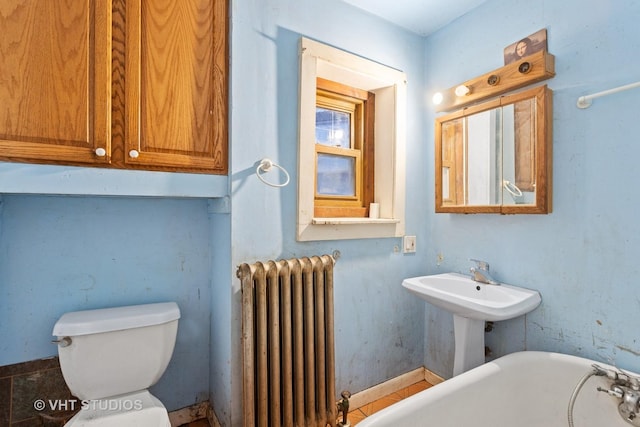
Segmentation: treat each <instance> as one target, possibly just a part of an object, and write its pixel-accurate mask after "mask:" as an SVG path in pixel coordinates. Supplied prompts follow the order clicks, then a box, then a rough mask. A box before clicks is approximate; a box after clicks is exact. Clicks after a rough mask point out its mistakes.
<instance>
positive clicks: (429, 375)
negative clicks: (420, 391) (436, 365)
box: [349, 367, 444, 409]
mask: <svg viewBox="0 0 640 427" xmlns="http://www.w3.org/2000/svg"><path fill="white" fill-rule="evenodd" d="M423 380H425V381H427V382H428V383H430V384H434V385H435V384H439V383H441V382H443V381H444V379H443V378H442V377H440V376H438V375H436V374H434V373H433V372H431V371H430V370H428V369H426V368H424V367H422V368H418V369H414V370H413V371H410V372H407V373H405V374H402V375H400V376H398V377H395V378H391V379H390V380H387V381H385V382H383V383H381V384H378V385H375V386H373V387H370V388H368V389H366V390H362V391H360V392H358V393H355V394H354V395H353V396H351V398H350V399H349V408H350V409H356V408H360V407H362V406H364V405H366V404H369V403H371V402H374V401H376V400H378V399H380V398H382V397H384V396H387V395H389V394H391V393H395V392H396V391H399V390H402V389H403V388H406V387H409V386H410V385H411V384H415V383H417V382H419V381H423Z"/></svg>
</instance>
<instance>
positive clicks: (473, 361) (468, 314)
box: [402, 273, 541, 376]
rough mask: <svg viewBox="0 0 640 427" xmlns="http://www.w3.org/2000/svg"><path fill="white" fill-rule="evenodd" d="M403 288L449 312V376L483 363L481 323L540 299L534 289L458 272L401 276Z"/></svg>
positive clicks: (512, 314)
mask: <svg viewBox="0 0 640 427" xmlns="http://www.w3.org/2000/svg"><path fill="white" fill-rule="evenodd" d="M402 286H404V287H405V288H406V289H407V290H409V291H410V292H412V293H413V294H415V295H417V296H418V297H420V298H422V299H424V300H425V301H427V302H428V303H430V304H433V305H435V306H437V307H440V308H443V309H445V310H448V311H450V312H451V313H453V329H454V335H455V356H454V363H453V375H454V376H455V375H458V374H461V373H462V372H465V371H468V370H469V369H472V368H475V367H476V366H480V365H482V364H483V363H484V326H485V322H486V321H499V320H507V319H513V318H515V317H518V316H522V315H524V314H526V313H528V312H530V311H531V310H533V309H534V308H536V307H537V306H538V305H539V304H540V301H541V298H540V294H539V293H538V292H536V291H533V290H530V289H525V288H520V287H517V286H511V285H506V284H500V285H487V284H484V283H479V282H475V281H473V280H471V278H470V277H468V276H465V275H462V274H458V273H444V274H435V275H431V276H420V277H412V278H409V279H405V280H404V281H403V282H402Z"/></svg>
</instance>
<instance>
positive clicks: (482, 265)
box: [469, 258, 500, 285]
mask: <svg viewBox="0 0 640 427" xmlns="http://www.w3.org/2000/svg"><path fill="white" fill-rule="evenodd" d="M469 261H473V262H475V263H476V266H475V267H471V268H470V269H469V271H470V272H471V278H472V279H473V280H474V281H476V282H480V283H486V284H487V285H499V284H500V283H499V282H498V281H497V280H495V279H494V278H493V277H491V274H490V273H489V263H488V262H486V261H481V260H479V259H471V258H470V259H469Z"/></svg>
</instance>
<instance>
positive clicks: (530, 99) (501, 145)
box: [435, 85, 553, 214]
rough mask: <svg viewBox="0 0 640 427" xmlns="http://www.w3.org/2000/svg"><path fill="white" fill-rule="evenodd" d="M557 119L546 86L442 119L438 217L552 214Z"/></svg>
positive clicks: (437, 130)
mask: <svg viewBox="0 0 640 427" xmlns="http://www.w3.org/2000/svg"><path fill="white" fill-rule="evenodd" d="M552 116H553V115H552V91H551V90H550V89H548V88H547V86H546V85H544V86H538V87H535V88H532V89H528V90H524V91H521V92H517V93H512V94H509V95H505V96H501V97H499V98H494V99H492V100H489V101H487V102H484V103H482V104H479V105H474V106H472V107H468V108H465V109H462V110H459V111H457V112H454V113H451V114H447V115H445V116H441V117H438V118H437V119H436V121H435V171H436V175H435V182H436V185H435V193H436V194H435V199H436V206H435V210H436V212H437V213H466V214H471V213H499V214H546V213H549V212H551V183H552V179H551V177H552V167H551V166H552V165H551V140H552V139H551V135H552Z"/></svg>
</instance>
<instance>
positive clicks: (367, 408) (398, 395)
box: [181, 381, 432, 427]
mask: <svg viewBox="0 0 640 427" xmlns="http://www.w3.org/2000/svg"><path fill="white" fill-rule="evenodd" d="M431 386H432V384H429V383H428V382H426V381H420V382H417V383H415V384H411V385H410V386H409V387H407V388H404V389H402V390H399V391H396V392H395V393H391V394H389V395H387V396H384V397H382V398H380V399H378V400H376V401H374V402H371V403H368V404H366V405H364V406H362V407H360V408H356V409H354V410H352V411H350V412H349V415H348V420H349V422H350V423H351V426H352V427H353V426H355V425H357V424H358V423H359V422H360V421H362V420H364V419H365V418H367V417H368V416H369V415H371V414H374V413H376V412H378V411H379V410H381V409H384V408H386V407H387V406H390V405H393V404H394V403H396V402H399V401H401V400H402V399H405V398H407V397H409V396H412V395H414V394H416V393H418V392H420V391H422V390H426V389H428V388H429V387H431ZM181 427H209V423H208V422H207V420H198V421H194V422H192V423H189V424H185V425H183V426H181Z"/></svg>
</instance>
